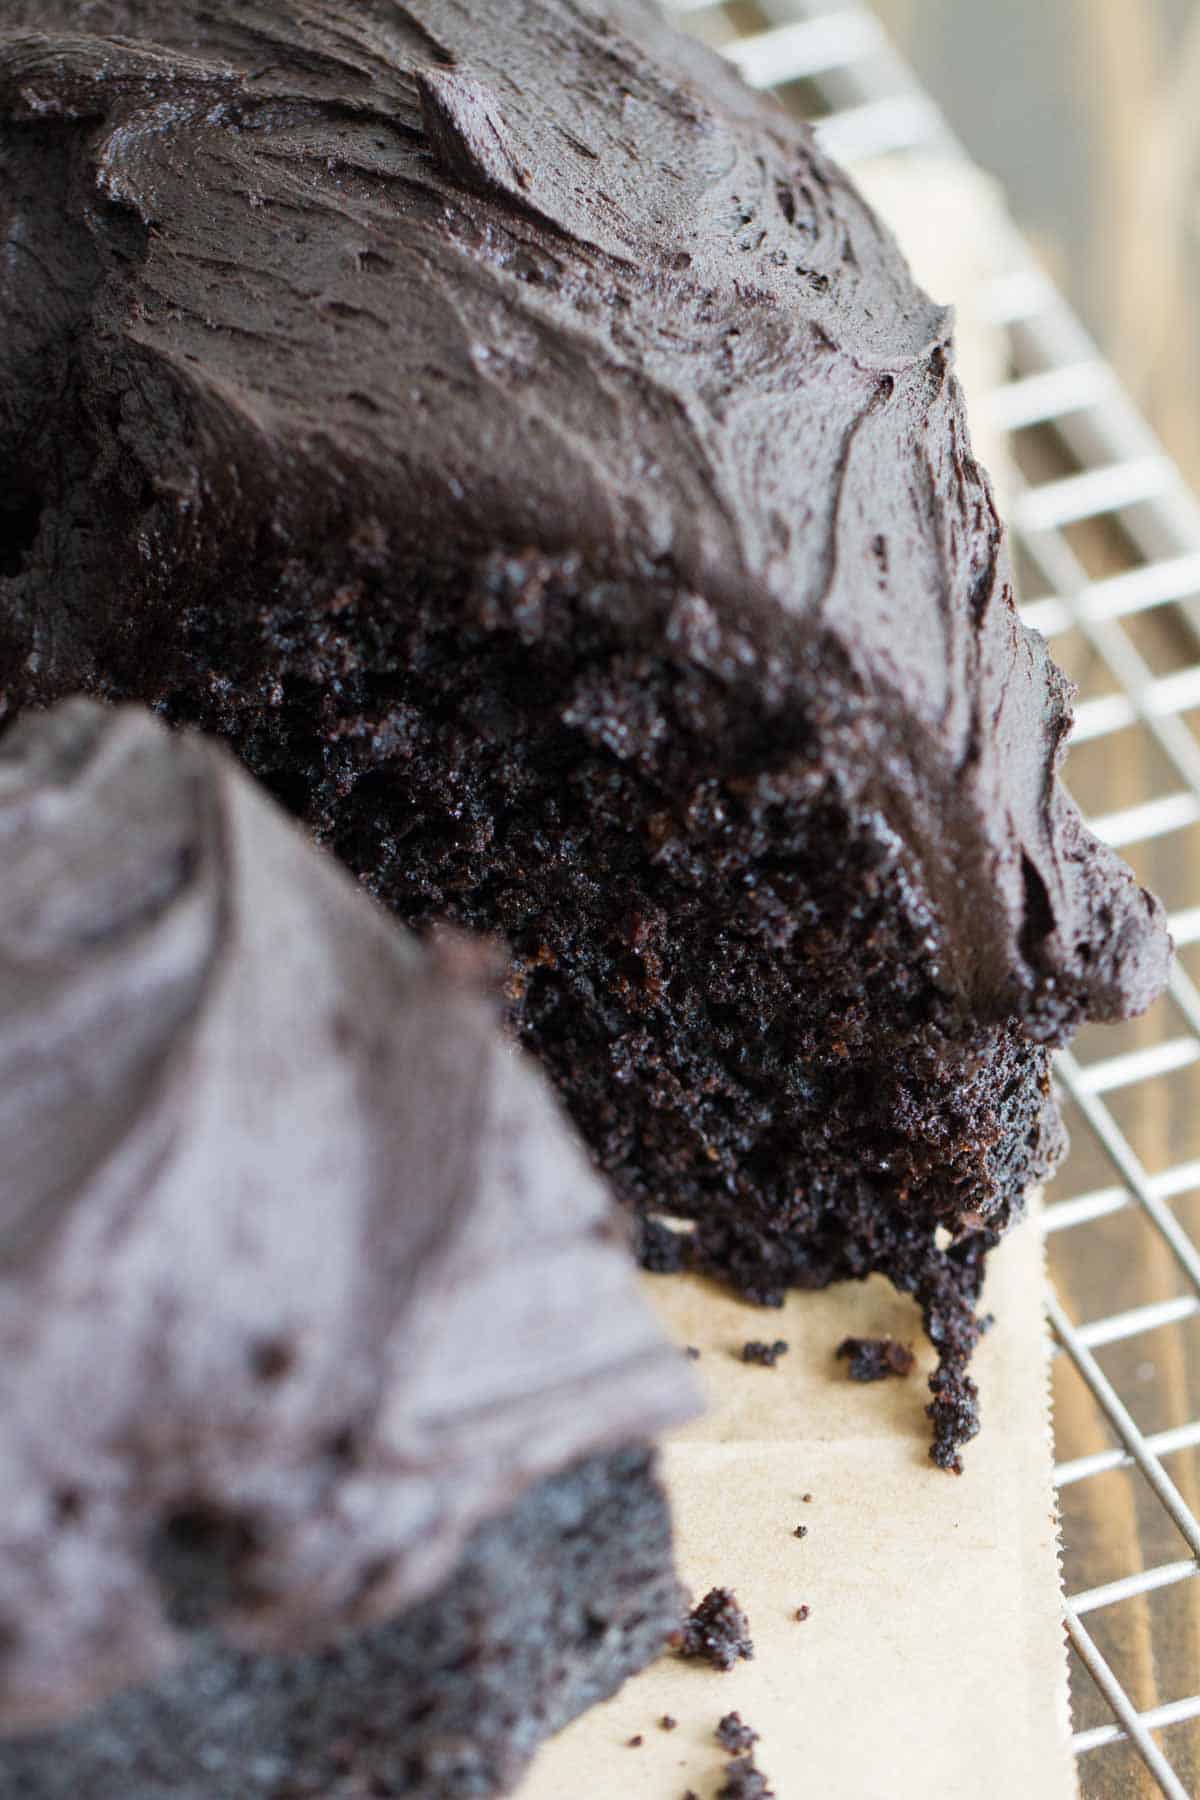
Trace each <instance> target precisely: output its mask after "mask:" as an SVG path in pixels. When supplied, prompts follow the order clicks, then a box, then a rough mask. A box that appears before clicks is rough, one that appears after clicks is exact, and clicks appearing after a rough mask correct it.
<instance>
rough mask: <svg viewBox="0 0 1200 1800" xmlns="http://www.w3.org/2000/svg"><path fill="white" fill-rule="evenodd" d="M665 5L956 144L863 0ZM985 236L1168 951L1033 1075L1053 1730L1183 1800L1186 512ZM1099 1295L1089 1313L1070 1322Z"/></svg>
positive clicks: (1192, 1718) (1086, 364)
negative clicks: (1053, 1149)
mask: <svg viewBox="0 0 1200 1800" xmlns="http://www.w3.org/2000/svg"><path fill="white" fill-rule="evenodd" d="M673 7H674V10H675V11H676V12H677V13H681V14H686V15H689V16H688V18H687V19H686V21H685V22H686V23H687V24H688V25H689V26H694V28H695V29H696V30H697V31H698V32H699V33H700V34H702V35H703V36H705V37H706V38H708V39H709V41H710V42H714V43H716V44H717V45H718V46H719V47H720V48H722V49H723V50H725V51H726V53H727V54H728V55H729V56H730V57H731V58H732V60H733V61H734V62H735V63H736V64H737V65H738V67H739V68H740V69H741V71H742V73H743V74H744V75H745V77H746V78H747V79H748V80H749V82H750V83H751V84H752V85H753V86H756V87H761V88H772V89H775V90H778V91H779V92H780V93H781V96H782V97H783V98H784V100H785V101H786V102H787V103H788V104H789V105H791V106H793V107H794V108H795V109H796V110H798V111H800V112H802V113H803V114H805V115H806V116H808V117H810V118H811V119H813V121H814V123H815V124H816V126H817V129H818V131H819V134H820V136H821V138H822V140H823V142H824V144H825V146H826V147H827V149H828V150H829V151H830V152H831V153H832V154H833V155H834V156H836V157H837V158H838V159H839V160H840V161H842V162H845V163H849V164H851V165H853V164H854V163H856V162H859V161H861V160H863V159H866V158H869V157H874V156H878V155H882V154H897V155H901V156H903V155H906V154H908V155H911V154H912V153H913V152H923V153H929V152H934V153H937V154H939V155H943V156H947V157H951V158H963V157H965V156H966V155H967V152H966V151H965V150H964V148H963V146H962V145H961V143H960V142H959V141H958V140H957V139H956V138H955V137H954V135H953V133H952V132H951V130H950V128H949V126H948V125H947V123H946V120H945V119H944V117H943V116H942V114H941V113H940V111H939V110H938V108H937V107H936V106H935V105H934V103H933V102H932V100H931V99H930V98H929V97H928V95H927V94H925V93H924V92H923V91H922V89H921V87H920V86H919V84H918V82H917V81H916V79H915V77H914V76H913V74H912V72H911V71H910V70H909V69H908V68H907V67H906V65H905V64H904V63H903V61H902V60H901V59H900V57H899V56H898V55H897V54H896V52H895V51H894V50H893V49H892V47H891V46H890V44H889V42H888V40H887V39H886V37H885V35H884V33H883V31H882V29H881V27H880V25H879V23H878V21H877V20H876V19H875V17H874V16H873V15H872V14H871V13H870V11H869V10H868V9H867V8H866V7H865V6H862V5H859V4H846V3H845V0H842V3H838V0H825V3H824V4H822V3H821V0H774V3H768V0H754V3H750V0H726V3H721V0H673ZM999 229H1000V233H1001V238H1002V241H1001V242H1000V243H999V244H998V245H997V246H996V251H997V268H998V269H999V273H998V274H997V275H996V277H995V278H994V280H993V281H992V282H991V284H990V287H989V289H988V292H987V295H986V311H987V313H988V315H989V318H990V321H991V323H993V324H994V325H995V326H996V327H997V328H998V329H999V330H1001V331H1002V332H1003V333H1004V335H1005V337H1006V340H1007V344H1008V359H1009V377H1008V379H1007V381H1006V382H1005V384H1004V385H1003V386H1002V387H1001V388H1000V389H999V391H997V392H995V393H994V394H993V395H992V396H991V397H990V410H991V420H990V423H991V424H992V425H993V426H994V427H995V428H996V429H997V430H999V431H1001V432H1003V433H1004V434H1005V435H1006V438H1007V444H1008V448H1009V451H1010V453H1011V458H1012V465H1013V470H1014V478H1013V481H1012V484H1011V488H1012V499H1011V504H1010V507H1009V519H1010V526H1011V530H1012V538H1013V545H1014V554H1015V557H1016V560H1017V565H1018V575H1019V578H1020V587H1021V591H1022V593H1023V594H1024V595H1025V596H1027V599H1026V604H1025V605H1024V608H1023V611H1024V615H1025V617H1026V618H1027V619H1028V621H1029V622H1030V624H1032V625H1035V626H1036V627H1037V628H1038V629H1039V630H1040V631H1042V632H1043V633H1044V634H1045V635H1046V636H1047V637H1048V638H1049V639H1051V641H1052V644H1053V647H1054V652H1055V655H1056V657H1057V658H1058V660H1059V661H1060V662H1062V663H1063V664H1064V665H1065V666H1066V667H1067V669H1068V671H1069V672H1070V673H1071V674H1072V675H1073V676H1074V677H1075V679H1076V680H1077V681H1078V682H1079V685H1080V690H1081V703H1080V705H1079V708H1078V716H1077V722H1076V727H1075V733H1074V737H1073V740H1072V743H1073V750H1072V757H1071V761H1070V765H1069V769H1068V776H1069V779H1070V782H1071V786H1072V788H1073V789H1074V791H1075V793H1076V796H1077V798H1078V799H1079V800H1080V804H1081V805H1082V806H1083V807H1084V809H1085V811H1087V812H1088V813H1089V814H1090V818H1091V824H1092V826H1093V829H1094V830H1096V831H1097V832H1098V833H1099V834H1100V835H1101V836H1103V837H1105V838H1107V840H1108V841H1109V842H1110V843H1112V844H1114V845H1118V846H1119V847H1120V848H1121V850H1122V852H1123V853H1124V854H1125V855H1126V856H1127V857H1128V858H1129V860H1130V861H1131V862H1132V863H1133V864H1134V866H1135V867H1136V868H1137V870H1138V873H1139V875H1141V877H1142V878H1143V879H1144V880H1146V881H1148V882H1149V883H1151V884H1152V885H1153V886H1155V887H1156V888H1157V889H1158V891H1159V892H1160V893H1162V894H1163V896H1164V898H1165V899H1166V901H1167V904H1168V907H1169V908H1170V909H1171V925H1172V930H1173V933H1174V936H1175V941H1176V944H1177V946H1178V947H1179V951H1180V954H1179V958H1178V960H1177V962H1176V965H1175V968H1174V971H1173V973H1172V977H1171V984H1170V990H1169V994H1168V996H1167V997H1165V998H1164V999H1163V1000H1162V1001H1160V1002H1159V1003H1158V1005H1157V1006H1156V1007H1155V1008H1154V1009H1153V1011H1152V1013H1151V1014H1150V1015H1149V1016H1148V1018H1147V1019H1146V1020H1144V1021H1140V1022H1138V1023H1137V1024H1135V1025H1130V1026H1122V1027H1119V1028H1116V1029H1115V1030H1114V1029H1112V1028H1106V1029H1105V1030H1104V1031H1102V1032H1100V1031H1097V1029H1096V1028H1088V1029H1087V1030H1085V1032H1084V1033H1083V1034H1082V1035H1081V1037H1080V1039H1079V1041H1078V1043H1077V1045H1076V1046H1075V1049H1074V1050H1073V1051H1071V1052H1068V1053H1064V1054H1063V1055H1061V1056H1060V1057H1059V1059H1058V1064H1057V1079H1058V1083H1059V1086H1060V1090H1061V1094H1062V1098H1063V1102H1064V1108H1065V1111H1066V1113H1067V1117H1068V1122H1069V1123H1070V1124H1071V1125H1072V1127H1073V1130H1072V1136H1073V1141H1074V1149H1073V1153H1072V1156H1071V1157H1070V1159H1069V1162H1068V1165H1067V1169H1066V1172H1065V1175H1064V1176H1060V1177H1059V1179H1058V1181H1057V1182H1056V1183H1055V1186H1054V1188H1053V1189H1052V1190H1051V1193H1050V1195H1049V1197H1048V1204H1047V1206H1046V1209H1045V1215H1044V1228H1045V1231H1046V1233H1047V1249H1048V1266H1049V1268H1050V1271H1051V1276H1052V1280H1051V1285H1050V1287H1049V1291H1048V1293H1047V1299H1046V1307H1047V1313H1048V1317H1049V1323H1050V1328H1051V1331H1052V1333H1053V1336H1054V1339H1055V1341H1056V1344H1057V1346H1058V1349H1059V1357H1058V1367H1057V1369H1056V1376H1055V1420H1056V1452H1057V1455H1058V1457H1059V1459H1060V1460H1059V1461H1058V1463H1057V1466H1056V1474H1057V1481H1058V1486H1059V1496H1060V1505H1061V1509H1062V1520H1063V1556H1064V1570H1065V1574H1066V1580H1067V1589H1068V1598H1067V1599H1066V1600H1065V1602H1064V1622H1065V1627H1066V1632H1067V1636H1068V1639H1069V1643H1070V1646H1071V1676H1072V1705H1073V1712H1074V1716H1075V1725H1076V1730H1075V1733H1074V1739H1073V1742H1074V1748H1075V1752H1076V1755H1077V1758H1078V1768H1079V1775H1080V1782H1081V1786H1082V1788H1083V1791H1084V1793H1085V1794H1086V1795H1088V1796H1096V1797H1097V1800H1100V1797H1101V1796H1103V1797H1104V1800H1107V1797H1108V1796H1116V1795H1122V1796H1124V1795H1134V1794H1150V1793H1153V1792H1155V1791H1159V1790H1161V1792H1162V1793H1163V1794H1167V1795H1169V1796H1171V1797H1172V1800H1187V1796H1188V1794H1189V1792H1192V1793H1200V1692H1197V1691H1196V1690H1197V1688H1198V1687H1200V1606H1198V1604H1197V1603H1198V1602H1200V1587H1197V1586H1193V1585H1192V1582H1193V1578H1194V1577H1195V1576H1196V1575H1197V1573H1200V1520H1198V1519H1197V1516H1196V1511H1197V1508H1196V1494H1197V1490H1198V1488H1200V1458H1198V1455H1197V1452H1198V1451H1200V1416H1197V1415H1198V1412H1200V1408H1198V1406H1197V1393H1196V1387H1197V1384H1198V1382H1200V1375H1198V1374H1197V1373H1194V1372H1197V1371H1200V1247H1198V1244H1197V1242H1195V1241H1193V1237H1192V1235H1190V1233H1189V1225H1190V1227H1191V1228H1192V1230H1193V1231H1195V1233H1196V1236H1197V1238H1200V991H1198V990H1197V986H1196V983H1195V981H1194V979H1193V971H1195V972H1196V973H1198V974H1200V904H1198V903H1197V902H1198V901H1200V737H1198V735H1197V731H1196V726H1197V724H1198V723H1200V660H1198V659H1197V652H1198V645H1197V635H1198V634H1200V505H1198V504H1197V502H1196V500H1195V498H1194V497H1193V496H1192V495H1191V493H1189V491H1188V489H1187V487H1186V486H1185V484H1184V482H1183V480H1182V478H1181V476H1180V474H1179V472H1178V470H1177V469H1176V468H1175V467H1174V466H1173V465H1172V463H1171V461H1170V459H1169V458H1168V457H1167V455H1166V454H1165V453H1164V451H1163V449H1162V448H1161V446H1160V445H1159V443H1158V442H1157V441H1156V439H1155V438H1154V436H1153V434H1152V433H1151V431H1150V430H1149V429H1148V427H1147V426H1146V424H1145V423H1144V421H1143V420H1142V419H1141V418H1140V417H1139V415H1138V413H1137V411H1136V409H1135V408H1134V406H1133V405H1132V404H1131V402H1130V400H1129V398H1128V396H1127V395H1126V394H1125V393H1124V392H1123V391H1122V389H1121V387H1120V385H1119V383H1118V381H1117V379H1116V376H1115V375H1114V373H1113V371H1112V369H1111V368H1110V367H1109V366H1108V365H1107V364H1106V363H1105V362H1104V360H1103V359H1102V358H1101V356H1100V355H1099V353H1098V351H1097V350H1096V348H1095V345H1094V344H1093V343H1092V342H1091V340H1090V339H1089V337H1088V336H1087V334H1086V332H1085V331H1084V330H1083V328H1082V327H1081V326H1080V324H1079V322H1078V321H1077V320H1076V318H1075V317H1074V316H1073V314H1072V313H1071V311H1070V309H1069V308H1068V307H1067V305H1066V304H1065V302H1064V301H1063V299H1062V298H1061V296H1060V295H1059V294H1058V292H1057V291H1056V289H1055V288H1054V286H1053V284H1052V283H1051V282H1050V280H1049V279H1048V278H1047V276H1046V275H1045V274H1044V273H1043V272H1042V270H1041V269H1040V268H1039V267H1038V265H1037V264H1036V262H1035V261H1034V259H1033V256H1032V254H1031V253H1030V251H1029V249H1028V247H1027V246H1026V245H1025V243H1024V242H1023V240H1022V239H1021V237H1020V235H1019V234H1018V233H1017V232H1016V231H1015V229H1012V228H1009V227H1007V226H1004V227H1000V228H999ZM1198 399H1200V396H1198ZM1093 1051H1094V1054H1093ZM1097 1294H1099V1295H1100V1296H1101V1297H1102V1299H1103V1303H1104V1304H1103V1310H1102V1312H1101V1313H1100V1315H1099V1316H1094V1317H1087V1318H1086V1319H1085V1320H1084V1321H1083V1322H1080V1320H1079V1318H1078V1314H1079V1313H1080V1312H1086V1311H1087V1310H1088V1309H1089V1307H1090V1308H1094V1307H1095V1304H1096V1296H1097ZM1189 1384H1190V1386H1189ZM1189 1496H1191V1498H1190V1500H1189ZM1097 1575H1103V1576H1105V1577H1106V1578H1105V1579H1102V1580H1099V1579H1097V1578H1096V1577H1097ZM1072 1590H1073V1591H1072ZM1189 1722H1197V1723H1192V1724H1190V1725H1189Z"/></svg>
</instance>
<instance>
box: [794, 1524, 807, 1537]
mask: <svg viewBox="0 0 1200 1800" xmlns="http://www.w3.org/2000/svg"><path fill="white" fill-rule="evenodd" d="M792 1536H793V1537H794V1538H806V1537H807V1536H808V1526H807V1525H797V1527H796V1529H795V1531H793V1533H792Z"/></svg>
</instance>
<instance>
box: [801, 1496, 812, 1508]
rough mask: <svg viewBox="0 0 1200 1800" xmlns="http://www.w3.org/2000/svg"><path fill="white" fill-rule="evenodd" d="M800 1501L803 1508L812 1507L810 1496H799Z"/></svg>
mask: <svg viewBox="0 0 1200 1800" xmlns="http://www.w3.org/2000/svg"><path fill="white" fill-rule="evenodd" d="M800 1499H801V1501H802V1503H803V1504H804V1505H805V1506H811V1505H812V1495H811V1494H801V1496H800Z"/></svg>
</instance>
